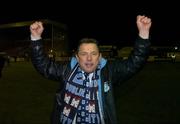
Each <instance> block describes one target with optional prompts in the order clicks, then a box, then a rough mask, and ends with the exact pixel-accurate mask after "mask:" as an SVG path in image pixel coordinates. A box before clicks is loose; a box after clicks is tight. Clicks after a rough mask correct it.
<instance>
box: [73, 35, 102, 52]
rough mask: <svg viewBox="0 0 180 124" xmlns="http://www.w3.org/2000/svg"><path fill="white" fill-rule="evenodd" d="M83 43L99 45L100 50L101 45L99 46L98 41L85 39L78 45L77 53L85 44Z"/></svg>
mask: <svg viewBox="0 0 180 124" xmlns="http://www.w3.org/2000/svg"><path fill="white" fill-rule="evenodd" d="M83 43H93V44H95V45H97V47H98V50H99V44H98V41H97V40H96V39H94V38H83V39H81V40H80V41H79V43H78V47H77V50H76V51H77V52H78V51H79V47H80V46H81V45H82V44H83Z"/></svg>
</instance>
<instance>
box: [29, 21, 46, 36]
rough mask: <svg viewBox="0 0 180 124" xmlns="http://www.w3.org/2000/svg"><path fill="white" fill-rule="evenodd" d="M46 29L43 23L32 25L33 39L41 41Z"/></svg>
mask: <svg viewBox="0 0 180 124" xmlns="http://www.w3.org/2000/svg"><path fill="white" fill-rule="evenodd" d="M43 30H44V27H43V24H42V22H40V21H36V22H34V23H33V24H31V25H30V32H31V39H41V35H42V33H43Z"/></svg>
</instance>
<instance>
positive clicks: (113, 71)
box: [32, 37, 150, 124]
mask: <svg viewBox="0 0 180 124" xmlns="http://www.w3.org/2000/svg"><path fill="white" fill-rule="evenodd" d="M149 46H150V42H149V39H142V38H140V37H138V38H137V40H136V41H135V45H134V49H133V51H132V52H131V54H130V55H129V57H128V59H127V60H114V61H106V60H105V59H104V60H105V63H103V64H104V67H103V68H102V70H101V83H100V85H101V86H100V87H101V91H100V92H101V101H102V109H103V115H104V120H105V123H106V124H115V123H117V120H116V112H115V106H114V100H113V90H112V89H113V85H115V84H117V85H118V84H121V82H122V81H125V80H127V79H129V78H130V77H131V76H133V75H134V74H135V73H136V72H137V71H139V70H140V69H141V68H142V67H143V65H144V64H145V62H146V60H147V57H148V51H149ZM32 63H33V65H34V67H35V68H36V69H37V70H38V72H40V74H42V75H43V76H44V77H46V78H48V79H51V80H56V81H60V82H61V83H60V87H59V88H58V90H57V93H56V98H55V105H54V110H53V114H52V124H59V118H60V111H61V109H62V108H61V105H62V100H63V99H64V92H63V84H64V83H62V82H65V80H66V79H67V77H68V75H69V74H70V73H71V70H72V68H73V65H74V61H73V60H71V62H69V63H66V64H60V63H55V62H54V61H52V60H50V59H48V57H47V56H46V54H44V52H43V45H42V40H38V41H32ZM107 82H108V83H107ZM98 85H99V84H98ZM107 86H108V88H107Z"/></svg>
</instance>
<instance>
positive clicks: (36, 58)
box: [31, 40, 65, 80]
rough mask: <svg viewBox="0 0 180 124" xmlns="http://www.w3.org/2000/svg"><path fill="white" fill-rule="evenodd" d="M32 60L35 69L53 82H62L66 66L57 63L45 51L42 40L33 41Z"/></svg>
mask: <svg viewBox="0 0 180 124" xmlns="http://www.w3.org/2000/svg"><path fill="white" fill-rule="evenodd" d="M31 49H32V53H31V59H32V64H33V66H34V67H35V69H36V70H37V71H38V72H39V73H40V74H41V75H43V76H44V77H46V78H48V79H51V80H61V79H62V75H63V71H64V68H65V65H63V64H60V63H55V62H54V61H53V60H51V59H49V58H48V56H47V55H46V54H45V52H44V51H43V44H42V40H37V41H31Z"/></svg>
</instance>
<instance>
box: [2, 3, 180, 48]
mask: <svg viewBox="0 0 180 124" xmlns="http://www.w3.org/2000/svg"><path fill="white" fill-rule="evenodd" d="M2 7H3V8H1V9H0V24H4V23H9V22H17V21H29V20H39V19H51V20H54V21H59V22H61V23H64V24H67V26H68V33H69V34H68V35H69V39H70V42H73V43H74V42H77V41H78V40H79V39H81V38H82V37H93V38H96V39H97V40H99V41H100V43H102V44H115V45H116V44H117V45H124V44H125V45H126V44H132V42H133V40H134V39H135V38H136V36H137V33H138V32H137V28H136V16H137V15H138V14H141V15H142V14H144V15H147V16H148V17H150V18H151V19H152V22H153V24H152V28H151V39H152V40H151V41H152V45H154V46H155V45H160V46H165V45H168V46H169V45H176V44H179V29H180V18H179V17H180V14H179V10H180V9H179V7H178V4H177V3H175V2H174V1H169V2H164V1H163V2H159V3H157V2H153V1H134V2H133V1H126V2H123V1H118V2H113V1H111V2H110V1H107V2H93V1H84V2H76V1H74V2H66V3H65V2H62V1H24V2H22V1H21V2H18V1H16V2H9V3H8V4H5V5H4V4H2ZM27 30H28V29H27Z"/></svg>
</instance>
